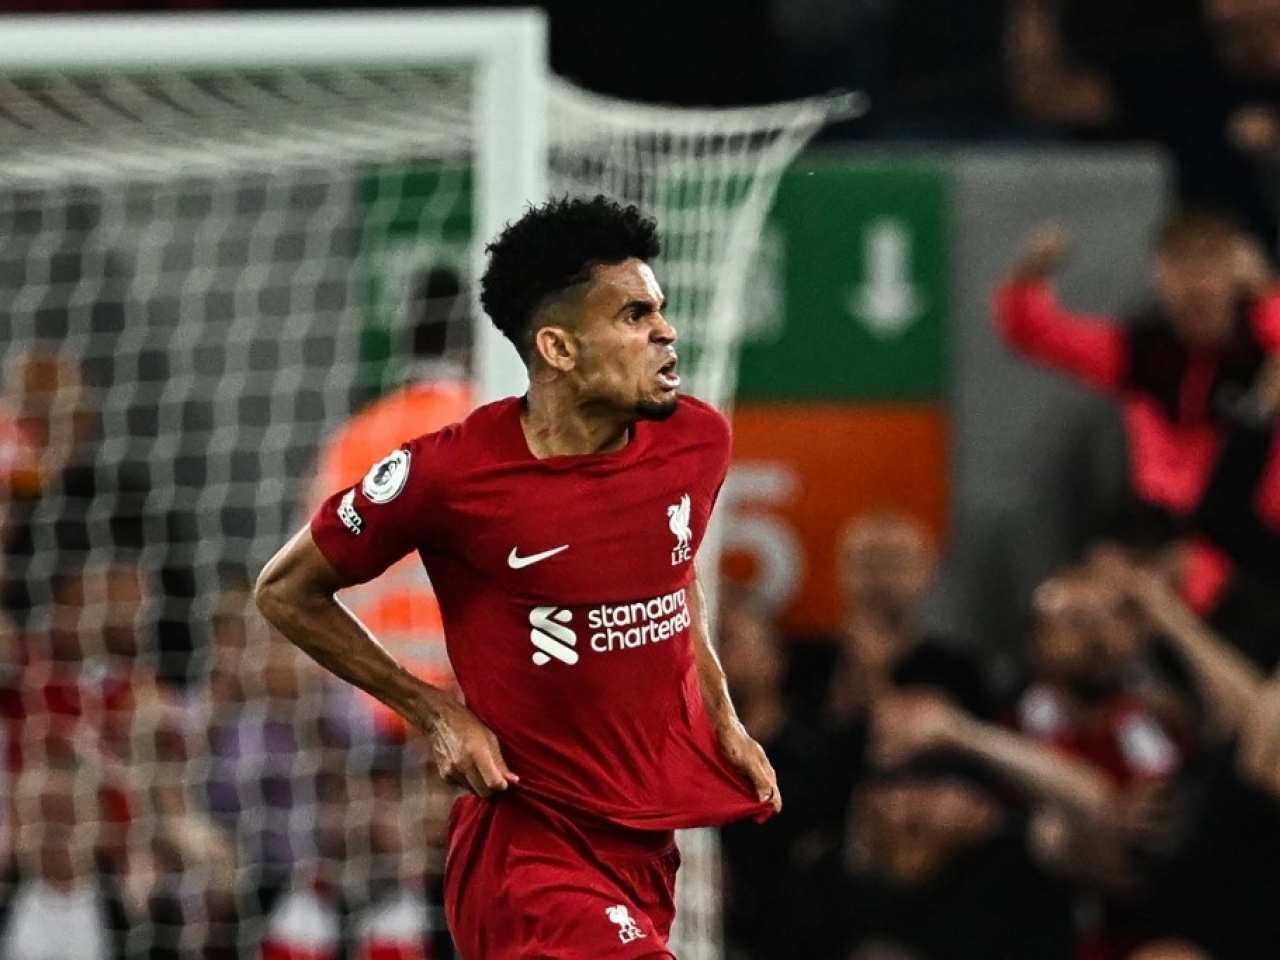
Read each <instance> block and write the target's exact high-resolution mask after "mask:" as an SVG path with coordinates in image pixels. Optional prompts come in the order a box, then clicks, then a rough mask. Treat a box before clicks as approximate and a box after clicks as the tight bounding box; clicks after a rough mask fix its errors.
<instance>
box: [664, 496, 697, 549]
mask: <svg viewBox="0 0 1280 960" xmlns="http://www.w3.org/2000/svg"><path fill="white" fill-rule="evenodd" d="M690 507H691V504H690V502H689V495H688V494H687V493H686V494H685V495H684V496H683V497H681V498H680V502H679V503H673V504H672V505H671V506H669V507H667V526H668V527H670V528H671V532H672V533H673V534H674V535H675V538H676V546H675V549H674V550H672V551H671V565H672V566H673V567H674V566H677V565H679V564H681V563H688V562H689V561H690V560H691V559H692V557H693V551H692V550H691V549H690V547H689V541H690V540H692V539H693V531H692V530H691V529H689V510H690Z"/></svg>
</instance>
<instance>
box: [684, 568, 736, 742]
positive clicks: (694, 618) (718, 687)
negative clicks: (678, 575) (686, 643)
mask: <svg viewBox="0 0 1280 960" xmlns="http://www.w3.org/2000/svg"><path fill="white" fill-rule="evenodd" d="M689 615H690V628H689V632H690V634H691V636H692V638H693V653H694V657H695V658H696V660H697V666H698V683H699V685H700V686H701V687H702V700H703V702H704V703H705V704H706V707H707V713H708V714H709V715H710V717H711V721H712V723H714V724H715V725H716V726H719V725H721V724H724V723H732V722H735V721H737V719H738V714H737V711H736V710H735V709H734V707H733V700H732V699H731V698H730V697H729V685H728V682H727V681H726V680H725V677H724V668H723V667H722V666H721V665H720V658H719V657H718V656H716V651H715V648H714V647H713V646H712V645H711V627H710V624H709V621H708V617H707V609H706V599H705V597H704V596H703V593H702V585H701V584H700V583H699V582H698V577H697V575H696V574H695V575H694V578H693V583H692V585H691V586H690V588H689Z"/></svg>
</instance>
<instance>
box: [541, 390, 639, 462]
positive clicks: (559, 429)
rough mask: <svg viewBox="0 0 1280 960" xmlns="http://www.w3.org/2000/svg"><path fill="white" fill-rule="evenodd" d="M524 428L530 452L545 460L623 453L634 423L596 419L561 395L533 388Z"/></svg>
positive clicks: (555, 391) (564, 395)
mask: <svg viewBox="0 0 1280 960" xmlns="http://www.w3.org/2000/svg"><path fill="white" fill-rule="evenodd" d="M520 425H521V427H523V428H524V437H525V441H526V442H527V443H528V444H529V450H530V451H531V452H532V453H533V455H534V456H535V457H537V458H538V459H540V460H541V459H543V458H545V457H572V456H585V455H590V454H596V453H613V452H615V451H617V450H621V449H622V448H623V447H625V446H626V445H627V442H628V440H630V438H631V426H632V423H631V422H630V421H619V420H614V419H610V418H604V417H600V416H598V415H593V414H592V413H590V412H589V411H587V410H584V409H583V408H582V406H580V405H579V404H577V403H575V402H574V400H573V398H571V397H569V396H567V395H566V394H564V393H562V392H561V391H558V390H554V389H551V388H542V389H538V388H537V386H536V385H534V384H530V386H529V393H528V396H527V397H526V399H525V406H524V410H523V411H522V413H521V415H520Z"/></svg>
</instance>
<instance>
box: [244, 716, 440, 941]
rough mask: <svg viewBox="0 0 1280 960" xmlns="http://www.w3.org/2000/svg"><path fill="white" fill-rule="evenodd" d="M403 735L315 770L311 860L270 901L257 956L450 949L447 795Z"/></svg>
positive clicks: (415, 742)
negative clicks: (314, 854) (365, 757)
mask: <svg viewBox="0 0 1280 960" xmlns="http://www.w3.org/2000/svg"><path fill="white" fill-rule="evenodd" d="M411 743H412V745H410V744H406V746H405V747H404V748H399V747H381V748H379V749H378V750H377V751H376V752H375V753H373V754H371V755H370V757H369V762H368V763H364V762H361V761H359V760H356V762H354V763H350V764H348V765H347V766H346V768H345V769H344V770H343V771H341V773H338V772H336V771H331V772H330V773H328V774H326V775H325V776H324V778H323V779H324V783H325V786H324V787H323V789H322V791H321V797H322V801H321V807H320V814H321V817H320V824H319V825H320V831H319V833H320V851H321V859H320V860H317V861H315V862H313V863H310V864H305V865H302V866H301V867H300V868H299V870H298V871H297V872H296V873H295V875H294V876H293V877H292V878H291V880H290V883H289V886H288V888H287V889H286V890H285V892H284V893H283V895H282V896H281V897H280V898H279V900H278V901H277V902H276V904H275V905H274V906H273V907H272V909H271V912H270V914H269V916H268V917H267V920H266V932H265V940H264V943H263V948H262V956H263V958H264V960H289V958H304V957H305V958H309V960H339V958H340V957H344V956H352V957H358V958H376V957H384V956H385V957H396V958H398V960H444V958H447V957H451V956H452V943H451V941H450V940H449V937H448V932H447V931H446V930H445V929H444V925H443V924H442V923H441V922H440V916H441V915H442V912H443V908H442V905H441V891H440V879H441V877H440V867H441V864H440V862H439V861H440V859H441V857H440V854H441V851H442V850H443V843H444V833H445V821H446V819H447V815H448V804H449V800H450V798H449V797H448V796H447V790H446V788H444V787H443V786H442V785H441V784H440V782H439V781H438V780H436V779H434V778H433V777H432V776H431V775H430V774H429V772H428V767H429V758H428V757H427V756H425V755H421V754H420V751H418V750H417V749H416V748H417V747H420V746H421V744H420V742H418V741H413V742H411ZM352 759H355V758H354V757H353V758H352Z"/></svg>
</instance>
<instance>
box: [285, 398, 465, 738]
mask: <svg viewBox="0 0 1280 960" xmlns="http://www.w3.org/2000/svg"><path fill="white" fill-rule="evenodd" d="M471 406H472V392H471V387H470V385H469V384H467V383H463V382H461V381H453V380H428V381H423V382H420V383H414V384H411V385H409V386H406V387H403V388H401V389H399V390H396V391H394V392H392V393H389V394H387V396H385V397H382V398H381V399H379V400H376V401H374V402H373V403H371V404H370V405H369V406H367V407H365V408H364V409H363V410H361V411H360V412H359V413H358V414H356V415H355V416H354V417H352V418H351V420H349V421H348V422H347V423H346V424H345V425H344V426H343V427H342V428H341V429H340V430H338V431H337V432H336V433H335V434H334V435H333V436H332V437H330V438H329V440H328V441H326V443H325V445H324V447H323V449H322V450H321V451H320V456H319V458H318V462H317V468H316V477H315V479H314V481H313V482H312V484H311V491H310V494H309V496H308V498H307V512H308V514H310V513H314V512H315V511H316V510H318V509H319V507H320V505H321V504H322V503H323V502H324V500H325V498H326V497H328V496H329V495H331V494H332V493H334V491H346V490H348V489H350V488H351V487H352V486H353V485H354V484H358V483H359V482H360V480H361V478H363V477H364V476H365V474H366V473H368V472H369V469H370V468H371V467H372V466H373V465H374V464H375V463H377V462H378V461H379V459H380V458H382V457H385V456H386V455H387V454H388V453H390V452H391V451H392V450H395V449H396V448H397V447H399V446H400V445H401V444H403V443H404V442H406V441H407V440H411V439H413V438H414V437H416V436H420V435H422V434H424V433H433V432H435V431H437V430H441V429H443V428H444V427H446V426H448V425H449V424H451V423H456V422H458V421H459V420H462V419H463V418H464V417H466V415H467V413H468V412H469V411H470V410H471ZM341 599H342V602H343V603H344V604H346V606H347V607H348V608H349V609H350V610H351V612H352V613H354V614H355V615H356V616H357V617H358V618H359V619H360V622H361V623H363V624H364V625H365V626H366V627H368V628H369V630H370V632H371V633H372V634H373V635H374V636H375V637H377V638H378V640H379V642H380V643H382V645H383V646H385V647H386V648H387V649H388V650H390V651H391V653H392V655H393V656H395V658H396V659H397V660H399V661H400V662H401V663H402V664H404V666H405V667H406V668H407V669H408V670H410V671H411V672H412V673H413V674H414V675H415V676H418V677H421V678H422V679H423V680H426V681H427V682H428V683H431V684H434V685H435V686H439V687H452V686H454V677H453V671H452V670H450V669H449V662H448V658H447V656H446V654H445V648H444V627H443V625H442V624H441V621H440V606H439V604H438V603H436V597H435V593H434V591H433V590H432V588H431V583H430V581H429V580H428V579H427V575H426V571H424V570H423V568H422V563H421V562H420V561H419V560H418V559H417V558H416V557H414V556H412V555H409V556H406V557H404V558H403V559H401V560H400V561H399V562H398V563H396V564H394V565H393V566H392V568H391V569H390V570H388V571H386V572H385V573H384V574H383V575H382V576H381V577H379V578H378V580H377V581H376V582H375V583H370V584H362V585H360V586H358V587H353V588H351V589H349V590H344V591H343V592H342V596H341ZM359 696H360V697H361V698H363V699H364V700H365V702H366V703H367V704H368V707H369V709H370V710H371V711H372V713H373V718H374V721H375V723H376V724H377V725H378V728H379V729H380V730H381V731H382V733H383V734H384V735H386V736H388V737H390V738H393V739H402V738H403V737H404V736H405V735H406V733H407V732H408V730H407V727H406V724H405V722H404V720H403V718H401V716H400V715H399V714H398V713H396V712H395V711H394V710H392V709H391V708H389V707H387V706H385V705H384V704H382V703H381V702H380V701H378V700H376V699H374V698H373V697H370V696H368V695H366V694H364V693H363V692H362V691H361V692H359Z"/></svg>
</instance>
